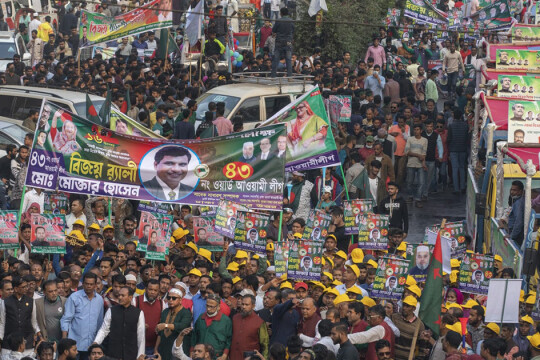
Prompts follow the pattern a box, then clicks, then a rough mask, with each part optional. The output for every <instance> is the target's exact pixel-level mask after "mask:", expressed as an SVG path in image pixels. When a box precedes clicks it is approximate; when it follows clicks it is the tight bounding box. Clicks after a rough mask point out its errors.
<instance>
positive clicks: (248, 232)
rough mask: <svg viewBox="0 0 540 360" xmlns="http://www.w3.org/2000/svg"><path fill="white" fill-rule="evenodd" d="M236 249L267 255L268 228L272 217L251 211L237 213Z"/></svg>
mask: <svg viewBox="0 0 540 360" xmlns="http://www.w3.org/2000/svg"><path fill="white" fill-rule="evenodd" d="M236 216H237V221H236V228H235V230H234V247H235V248H237V249H241V250H247V251H252V252H255V253H257V254H259V255H266V228H267V227H268V224H269V223H270V215H268V214H262V213H255V212H250V211H238V212H237V215H236Z"/></svg>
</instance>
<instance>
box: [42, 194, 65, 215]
mask: <svg viewBox="0 0 540 360" xmlns="http://www.w3.org/2000/svg"><path fill="white" fill-rule="evenodd" d="M67 208H68V197H67V196H66V195H65V194H57V193H51V192H48V191H46V192H45V199H44V202H43V213H44V214H62V215H67Z"/></svg>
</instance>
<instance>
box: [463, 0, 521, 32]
mask: <svg viewBox="0 0 540 360" xmlns="http://www.w3.org/2000/svg"><path fill="white" fill-rule="evenodd" d="M471 19H472V20H473V21H476V22H477V23H478V27H479V28H480V29H489V30H504V29H510V27H511V26H512V23H513V21H514V20H513V18H512V16H511V15H510V7H509V6H508V1H507V0H498V1H496V2H493V3H492V4H490V5H489V6H486V7H485V8H483V9H481V10H479V11H477V12H476V13H474V14H473V15H472V16H471Z"/></svg>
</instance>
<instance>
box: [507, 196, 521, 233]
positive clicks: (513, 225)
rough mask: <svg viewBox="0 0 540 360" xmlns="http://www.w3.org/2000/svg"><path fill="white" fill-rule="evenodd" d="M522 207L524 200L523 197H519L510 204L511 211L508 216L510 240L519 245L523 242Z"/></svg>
mask: <svg viewBox="0 0 540 360" xmlns="http://www.w3.org/2000/svg"><path fill="white" fill-rule="evenodd" d="M524 205H525V200H524V199H523V196H520V197H519V198H518V199H516V201H514V203H513V204H512V211H510V215H508V230H509V231H510V238H511V239H512V240H514V241H517V242H518V243H519V244H521V242H522V241H523V222H524V216H525V214H524Z"/></svg>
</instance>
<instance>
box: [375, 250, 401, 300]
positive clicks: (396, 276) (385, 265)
mask: <svg viewBox="0 0 540 360" xmlns="http://www.w3.org/2000/svg"><path fill="white" fill-rule="evenodd" d="M408 270H409V260H405V259H397V258H389V257H384V258H382V259H379V266H378V268H377V273H376V274H375V281H374V282H373V289H372V290H371V297H373V298H376V299H387V300H400V299H401V296H402V295H403V290H404V288H405V282H406V281H407V272H408Z"/></svg>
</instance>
